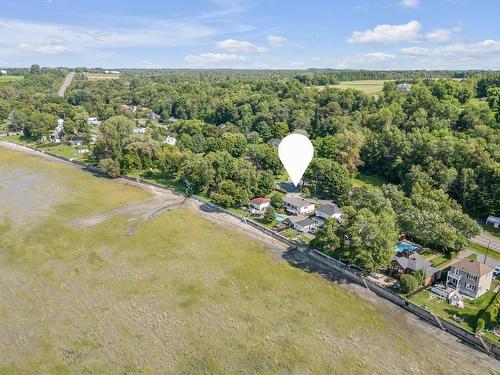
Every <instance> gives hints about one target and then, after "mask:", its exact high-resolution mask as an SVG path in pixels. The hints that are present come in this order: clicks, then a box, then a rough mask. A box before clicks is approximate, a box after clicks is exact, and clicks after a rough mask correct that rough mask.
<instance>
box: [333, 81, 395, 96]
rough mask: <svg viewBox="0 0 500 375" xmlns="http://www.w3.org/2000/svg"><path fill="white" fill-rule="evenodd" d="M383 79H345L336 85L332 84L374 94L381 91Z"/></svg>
mask: <svg viewBox="0 0 500 375" xmlns="http://www.w3.org/2000/svg"><path fill="white" fill-rule="evenodd" d="M384 82H386V81H383V80H360V81H346V82H340V83H339V84H337V85H333V87H336V88H340V89H355V90H359V91H363V92H364V93H365V94H376V93H378V92H380V91H382V88H383V87H384Z"/></svg>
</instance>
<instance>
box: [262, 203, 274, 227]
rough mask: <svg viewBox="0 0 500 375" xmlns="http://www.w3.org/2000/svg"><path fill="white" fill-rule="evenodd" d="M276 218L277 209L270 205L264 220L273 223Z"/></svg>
mask: <svg viewBox="0 0 500 375" xmlns="http://www.w3.org/2000/svg"><path fill="white" fill-rule="evenodd" d="M275 218H276V211H275V210H274V208H272V207H269V208H268V209H267V210H266V212H265V213H264V218H263V221H264V223H266V224H271V223H272V222H273V221H274V220H275Z"/></svg>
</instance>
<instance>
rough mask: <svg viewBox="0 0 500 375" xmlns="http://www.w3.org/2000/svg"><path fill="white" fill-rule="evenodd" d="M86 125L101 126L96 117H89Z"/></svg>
mask: <svg viewBox="0 0 500 375" xmlns="http://www.w3.org/2000/svg"><path fill="white" fill-rule="evenodd" d="M87 124H89V125H94V126H99V125H101V124H102V121H99V120H98V119H97V117H89V118H88V119H87Z"/></svg>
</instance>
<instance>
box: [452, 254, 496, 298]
mask: <svg viewBox="0 0 500 375" xmlns="http://www.w3.org/2000/svg"><path fill="white" fill-rule="evenodd" d="M492 280H493V267H490V266H488V265H487V264H484V263H481V262H478V261H477V260H474V259H469V258H464V259H462V260H460V261H458V262H456V263H455V264H452V265H451V267H450V270H449V271H448V274H447V275H446V286H447V287H450V288H453V289H455V290H457V291H458V292H460V293H461V294H463V295H464V296H466V297H469V298H477V297H480V296H482V295H483V294H484V293H486V292H487V291H488V290H489V289H490V287H491V282H492Z"/></svg>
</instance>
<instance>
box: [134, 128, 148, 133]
mask: <svg viewBox="0 0 500 375" xmlns="http://www.w3.org/2000/svg"><path fill="white" fill-rule="evenodd" d="M146 130H147V129H146V128H139V127H137V128H134V129H133V130H132V132H133V133H134V134H146Z"/></svg>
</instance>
